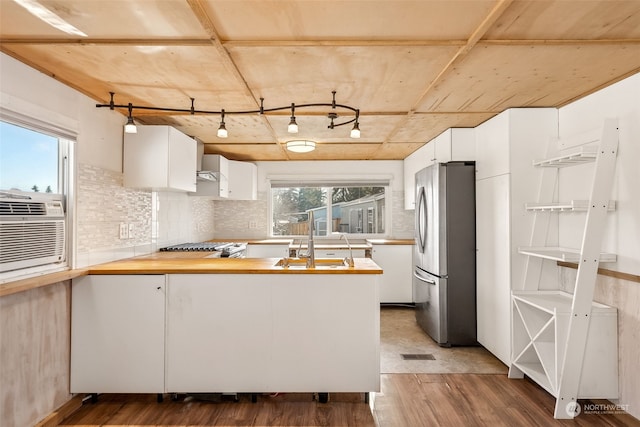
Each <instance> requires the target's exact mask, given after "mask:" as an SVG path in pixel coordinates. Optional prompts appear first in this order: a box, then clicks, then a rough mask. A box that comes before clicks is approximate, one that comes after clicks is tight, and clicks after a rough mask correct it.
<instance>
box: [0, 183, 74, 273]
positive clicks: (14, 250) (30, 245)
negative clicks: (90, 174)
mask: <svg viewBox="0 0 640 427" xmlns="http://www.w3.org/2000/svg"><path fill="white" fill-rule="evenodd" d="M24 194H28V193H22V194H21V195H15V194H10V193H4V192H3V193H2V194H0V273H4V272H7V271H11V270H18V269H23V268H28V267H35V266H38V265H44V264H52V263H61V262H64V261H65V257H66V241H65V240H66V239H65V235H66V234H65V217H64V207H63V203H62V196H61V195H45V194H43V195H38V194H35V195H29V196H26V195H24Z"/></svg>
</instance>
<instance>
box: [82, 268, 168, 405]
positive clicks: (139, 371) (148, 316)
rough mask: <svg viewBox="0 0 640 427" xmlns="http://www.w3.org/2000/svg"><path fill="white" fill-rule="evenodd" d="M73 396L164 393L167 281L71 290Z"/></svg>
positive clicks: (137, 279) (116, 279) (117, 281)
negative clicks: (82, 394)
mask: <svg viewBox="0 0 640 427" xmlns="http://www.w3.org/2000/svg"><path fill="white" fill-rule="evenodd" d="M71 289H72V290H71V301H72V304H71V382H70V392H71V393H163V392H164V344H165V328H164V324H165V323H164V322H165V276H164V275H122V276H121V275H104V276H98V275H93V276H85V277H80V278H77V279H74V280H73V283H72V285H71Z"/></svg>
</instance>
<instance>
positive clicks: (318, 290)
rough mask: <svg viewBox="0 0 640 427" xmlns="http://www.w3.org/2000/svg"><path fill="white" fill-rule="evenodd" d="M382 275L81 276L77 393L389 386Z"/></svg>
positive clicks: (74, 339)
mask: <svg viewBox="0 0 640 427" xmlns="http://www.w3.org/2000/svg"><path fill="white" fill-rule="evenodd" d="M379 277H380V275H378V274H339V275H338V274H169V275H166V276H165V275H157V276H156V275H148V276H147V275H93V276H86V277H82V278H79V279H74V280H73V284H72V321H71V329H72V331H71V387H70V391H71V392H72V393H197V392H211V393H215V392H231V393H240V392H247V393H254V392H255V393H258V392H320V393H329V392H373V391H379V390H380V308H379V298H378V286H379V285H378V283H379V282H378V281H379ZM165 283H166V284H165ZM165 307H166V311H165Z"/></svg>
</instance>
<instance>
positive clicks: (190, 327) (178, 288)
mask: <svg viewBox="0 0 640 427" xmlns="http://www.w3.org/2000/svg"><path fill="white" fill-rule="evenodd" d="M258 276H259V275H240V274H231V275H227V274H172V275H169V276H168V277H169V278H168V297H167V381H166V383H167V386H166V387H167V392H175V393H181V392H194V393H196V392H203V393H205V392H209V393H213V392H260V391H273V390H270V389H269V381H268V378H269V365H270V364H271V363H272V360H271V357H270V354H271V350H270V346H271V342H272V339H273V338H272V334H273V330H272V326H271V316H272V307H271V306H272V303H271V287H270V286H269V283H264V282H262V281H260V280H258V279H256V278H258ZM274 276H279V275H274Z"/></svg>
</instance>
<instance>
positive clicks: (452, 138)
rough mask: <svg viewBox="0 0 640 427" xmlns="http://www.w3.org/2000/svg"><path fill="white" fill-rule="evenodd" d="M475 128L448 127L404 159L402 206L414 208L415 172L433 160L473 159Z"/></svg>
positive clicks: (442, 161) (433, 161)
mask: <svg viewBox="0 0 640 427" xmlns="http://www.w3.org/2000/svg"><path fill="white" fill-rule="evenodd" d="M475 143H476V139H475V129H473V128H450V129H447V130H446V131H444V132H443V133H441V134H440V135H438V136H437V137H435V138H434V139H432V140H431V141H429V142H428V143H427V144H426V145H424V146H422V147H421V148H420V149H419V150H417V151H415V152H414V153H413V154H411V155H410V156H409V157H407V158H406V159H404V208H405V209H415V199H416V194H415V174H416V172H418V171H419V170H421V169H423V168H426V167H427V166H430V165H432V164H433V163H435V162H439V163H446V162H451V161H456V160H474V159H475V152H476V146H475Z"/></svg>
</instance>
